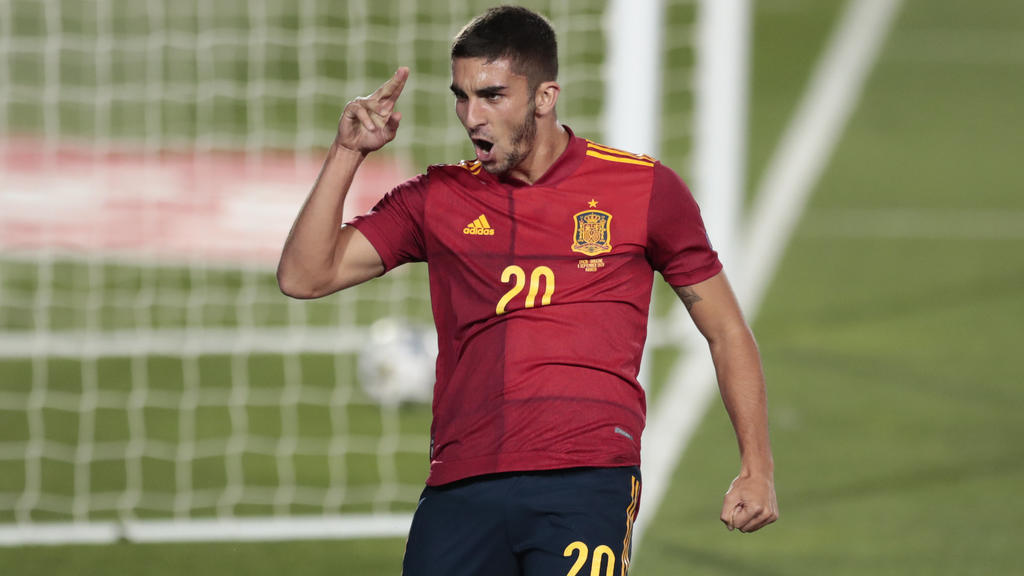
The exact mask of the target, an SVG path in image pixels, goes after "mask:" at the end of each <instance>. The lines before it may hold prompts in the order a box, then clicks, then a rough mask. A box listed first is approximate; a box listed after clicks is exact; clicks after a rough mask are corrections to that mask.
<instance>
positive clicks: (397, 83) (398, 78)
mask: <svg viewBox="0 0 1024 576" xmlns="http://www.w3.org/2000/svg"><path fill="white" fill-rule="evenodd" d="M408 79H409V68H407V67H406V66H401V67H399V68H398V70H395V75H394V76H392V77H391V79H389V80H388V81H387V82H385V83H384V84H382V85H381V86H380V88H377V91H376V92H374V93H373V96H372V97H373V98H376V99H377V100H378V101H379V102H381V104H385V103H390V104H391V105H394V103H395V102H396V101H397V100H398V97H399V96H401V95H402V88H405V81H406V80H408Z"/></svg>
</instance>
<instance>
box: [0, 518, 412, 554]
mask: <svg viewBox="0 0 1024 576" xmlns="http://www.w3.org/2000/svg"><path fill="white" fill-rule="evenodd" d="M411 522H412V515H411V514H405V513H403V514H349V515H345V516H336V517H327V516H310V517H301V516H300V517H292V518H280V517H266V518H259V517H253V518H233V519H209V520H131V521H126V522H123V523H122V522H89V523H87V524H74V523H66V522H60V523H53V524H44V523H39V524H29V525H24V524H22V525H9V526H0V547H4V546H27V545H34V546H39V545H67V544H112V543H114V542H117V541H119V540H128V541H131V542H240V541H246V542H259V541H274V542H281V541H285V540H329V539H351V538H358V539H366V538H395V537H399V536H402V535H404V534H408V533H409V525H410V524H411Z"/></svg>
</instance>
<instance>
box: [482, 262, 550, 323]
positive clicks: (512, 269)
mask: <svg viewBox="0 0 1024 576" xmlns="http://www.w3.org/2000/svg"><path fill="white" fill-rule="evenodd" d="M527 276H529V277H530V291H529V292H527V293H526V304H525V307H526V308H533V307H535V306H536V305H537V294H539V293H540V285H541V282H542V281H543V283H544V295H543V296H541V299H540V305H541V306H547V305H548V304H551V296H552V295H554V293H555V272H554V271H553V270H551V268H548V267H547V266H537V267H536V268H534V269H533V270H531V271H530V273H529V275H527V273H526V270H524V269H523V268H522V267H521V266H516V265H514V264H513V265H512V266H506V267H505V269H504V270H503V271H502V272H501V283H502V284H508V283H509V282H512V283H513V284H512V287H511V288H509V290H508V291H507V292H505V294H504V296H502V297H501V299H500V300H498V306H497V307H496V308H495V309H494V311H495V313H496V314H497V315H498V316H501V315H502V314H504V313H506V312H508V305H509V302H511V301H512V299H513V298H515V297H516V296H518V295H519V294H520V293H521V292H522V291H523V289H524V288H526V277H527Z"/></svg>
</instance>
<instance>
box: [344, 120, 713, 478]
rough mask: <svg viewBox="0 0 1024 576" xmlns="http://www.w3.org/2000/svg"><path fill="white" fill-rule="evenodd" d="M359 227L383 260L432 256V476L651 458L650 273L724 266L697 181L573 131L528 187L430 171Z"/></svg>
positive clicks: (472, 166)
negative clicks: (697, 195) (694, 192)
mask: <svg viewBox="0 0 1024 576" xmlns="http://www.w3.org/2000/svg"><path fill="white" fill-rule="evenodd" d="M351 225H353V226H355V227H356V228H358V229H359V231H360V232H362V233H363V234H364V235H365V236H366V238H367V239H369V241H370V243H371V244H373V246H374V248H376V250H377V252H378V254H379V255H380V257H381V259H382V260H383V262H384V266H385V269H386V270H390V269H392V268H394V267H396V266H398V265H400V264H402V263H405V262H411V261H426V262H427V263H428V269H429V274H430V294H431V303H432V308H433V314H434V323H435V325H436V327H437V335H438V348H439V355H438V359H437V373H436V376H437V383H436V384H435V387H434V402H433V416H434V418H433V424H432V425H431V450H430V458H431V462H430V475H429V477H428V479H427V484H430V485H439V484H445V483H448V482H453V481H455V480H460V479H462V478H467V477H471V476H477V475H481V474H490V473H496V472H511V471H529V470H548V469H558V468H572V467H582V466H598V467H607V466H631V465H639V464H640V434H641V432H642V431H643V428H644V421H645V413H646V405H645V398H644V391H643V388H642V387H641V386H640V384H639V383H638V382H637V373H638V371H639V368H640V358H641V354H642V351H643V346H644V340H645V339H646V336H647V315H648V308H649V306H650V300H651V287H652V280H653V276H654V271H655V270H657V271H659V272H661V274H662V275H663V276H664V278H665V279H666V280H667V281H668V282H669V283H670V284H672V285H674V286H686V285H691V284H695V283H697V282H701V281H703V280H706V279H708V278H710V277H712V276H714V275H715V274H717V273H718V272H719V271H720V270H721V264H720V263H719V261H718V256H717V254H716V253H715V252H714V250H712V248H711V246H710V243H709V242H708V238H707V235H706V233H705V231H704V224H703V222H702V221H701V218H700V211H699V209H698V208H697V204H696V203H695V202H694V200H693V197H692V196H691V195H690V192H689V191H688V190H687V188H686V186H685V184H683V182H682V181H681V180H680V179H679V177H678V176H676V174H675V173H674V172H672V170H670V169H669V168H666V167H665V166H663V165H662V164H660V163H659V162H657V161H655V160H653V159H651V158H650V157H648V156H639V155H634V154H629V153H626V152H622V151H619V150H615V149H612V148H608V147H605V146H601V145H599V144H596V143H593V142H590V141H588V140H585V139H581V138H577V137H575V136H574V135H572V133H571V132H570V140H569V146H568V148H567V149H566V151H565V152H564V153H563V154H562V155H561V156H560V157H559V159H558V160H557V161H556V162H555V163H554V164H553V165H552V166H551V168H550V169H549V170H548V171H547V173H545V174H544V176H543V177H541V178H540V179H539V180H537V181H536V182H534V183H533V184H532V185H527V184H525V183H523V182H520V181H517V180H514V179H506V178H499V177H497V176H494V175H492V174H489V173H487V172H486V171H484V170H483V169H482V168H481V165H480V163H479V162H476V161H474V162H462V163H460V164H457V165H442V166H432V167H430V168H429V169H428V171H427V173H426V174H423V175H420V176H418V177H416V178H413V179H411V180H409V181H407V182H405V183H403V184H401V185H399V186H398V187H397V188H395V189H394V190H392V191H391V192H390V193H388V194H387V195H386V196H385V197H384V198H383V199H382V200H381V201H380V202H379V203H378V204H377V205H376V207H374V209H373V210H372V211H371V212H370V213H368V214H366V215H364V216H360V217H358V218H355V219H354V220H353V221H352V222H351Z"/></svg>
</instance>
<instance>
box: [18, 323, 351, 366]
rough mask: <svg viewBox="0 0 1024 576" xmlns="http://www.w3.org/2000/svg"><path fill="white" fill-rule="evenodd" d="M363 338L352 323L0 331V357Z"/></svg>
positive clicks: (318, 350)
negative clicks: (344, 325)
mask: <svg viewBox="0 0 1024 576" xmlns="http://www.w3.org/2000/svg"><path fill="white" fill-rule="evenodd" d="M367 337H368V335H367V331H366V330H357V329H354V328H352V327H349V328H347V329H339V328H313V327H296V328H240V329H216V328H195V329H190V330H138V331H134V330H124V331H115V332H98V331H97V332H89V331H85V330H82V331H65V332H27V333H24V334H22V333H17V334H0V359H5V358H34V357H49V356H57V357H67V358H106V357H132V356H154V355H163V356H182V355H185V356H190V355H193V356H199V355H210V354H219V355H230V354H259V353H265V354H301V353H310V354H337V353H341V352H355V351H358V350H361V349H362V348H363V346H364V345H365V343H366V339H367Z"/></svg>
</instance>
